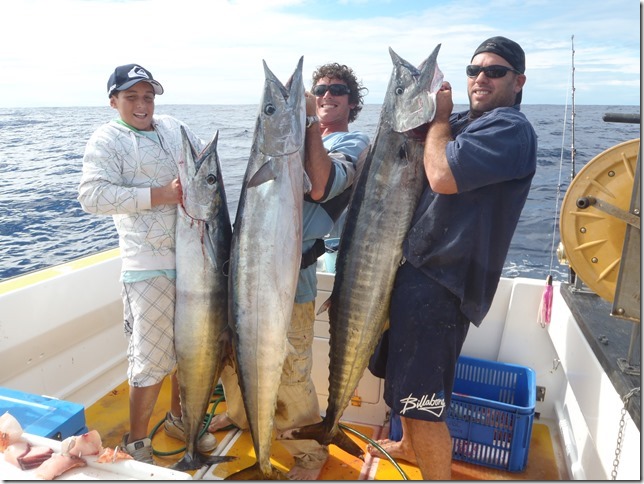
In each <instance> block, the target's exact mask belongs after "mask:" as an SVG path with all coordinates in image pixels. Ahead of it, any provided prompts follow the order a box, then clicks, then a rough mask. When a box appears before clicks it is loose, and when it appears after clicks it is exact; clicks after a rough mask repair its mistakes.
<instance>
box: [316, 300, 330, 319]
mask: <svg viewBox="0 0 644 484" xmlns="http://www.w3.org/2000/svg"><path fill="white" fill-rule="evenodd" d="M330 307H331V296H329V298H328V299H327V300H326V301H324V302H323V303H322V305H321V306H320V307H319V308H318V311H317V313H315V314H316V315H317V316H319V315H320V314H322V313H323V312H324V311H328V310H329V308H330Z"/></svg>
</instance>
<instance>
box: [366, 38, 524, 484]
mask: <svg viewBox="0 0 644 484" xmlns="http://www.w3.org/2000/svg"><path fill="white" fill-rule="evenodd" d="M524 72H525V54H524V52H523V49H522V48H521V47H520V46H519V44H517V43H516V42H514V41H512V40H510V39H507V38H505V37H492V38H490V39H487V40H486V41H484V42H483V43H482V44H481V45H480V46H479V47H478V48H477V49H476V51H475V52H474V55H473V56H472V59H471V64H470V65H468V66H467V67H466V75H467V78H468V79H467V90H468V97H469V109H468V110H467V111H464V112H459V113H452V109H453V101H452V92H451V87H450V85H449V83H447V82H445V83H443V86H442V88H441V90H440V91H439V92H438V94H437V99H436V115H435V117H434V120H433V121H432V122H431V123H430V124H429V129H428V131H427V136H426V139H425V153H424V166H425V174H426V177H427V180H428V185H427V187H426V189H425V190H424V192H423V195H422V197H421V199H420V202H419V204H418V207H417V209H416V212H415V214H414V217H413V220H412V225H411V229H410V230H409V232H408V234H407V238H406V240H405V241H404V243H403V256H404V259H403V264H402V265H401V266H400V268H399V270H398V273H397V276H396V281H395V284H394V289H393V293H392V300H391V308H390V330H389V342H388V350H385V351H386V374H385V401H386V402H387V404H388V405H389V406H390V407H391V408H392V412H393V413H395V414H398V415H400V417H401V421H402V426H403V436H402V440H401V441H399V442H394V441H388V440H387V441H383V442H382V443H381V444H384V448H385V450H387V451H388V452H389V453H390V454H391V455H392V456H393V457H395V458H396V457H397V458H400V459H404V460H407V461H410V462H412V463H416V464H417V465H418V467H419V468H420V471H421V474H422V476H423V479H440V480H447V479H450V478H451V456H452V445H451V437H450V433H449V429H448V427H447V424H446V418H447V412H448V407H449V405H450V402H451V394H452V388H453V384H454V372H455V368H456V362H457V359H458V357H459V355H460V352H461V348H462V346H463V342H464V341H465V337H466V336H467V332H468V329H469V326H470V323H472V324H474V325H475V326H479V325H480V324H481V322H482V320H483V318H484V317H485V315H486V314H487V312H488V310H489V308H490V305H491V303H492V299H493V298H494V294H495V292H496V289H497V286H498V282H499V279H500V277H501V272H502V269H503V264H504V262H505V257H506V255H507V251H508V248H509V246H510V241H511V240H512V236H513V234H514V230H515V228H516V225H517V222H518V220H519V216H520V214H521V210H522V209H523V206H524V204H525V201H526V198H527V196H528V192H529V190H530V184H531V181H532V177H533V176H534V173H535V170H536V160H537V136H536V133H535V131H534V129H533V127H532V125H531V124H530V122H529V121H528V120H527V118H526V117H525V116H524V115H523V113H521V111H520V103H521V98H522V91H523V86H524V84H525V82H526V76H525V74H524ZM368 450H369V452H370V453H371V454H372V455H376V456H379V455H380V453H379V452H378V451H377V450H376V449H374V448H373V447H371V446H369V448H368Z"/></svg>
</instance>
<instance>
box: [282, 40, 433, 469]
mask: <svg viewBox="0 0 644 484" xmlns="http://www.w3.org/2000/svg"><path fill="white" fill-rule="evenodd" d="M439 49H440V45H438V46H437V47H436V48H435V49H434V51H433V52H432V54H431V55H430V56H429V57H428V58H427V59H426V60H425V61H424V62H423V63H422V64H421V66H420V67H419V68H416V67H414V66H413V65H411V64H409V63H408V62H407V61H405V60H404V59H402V58H401V57H399V56H398V55H397V54H396V53H395V52H394V51H393V50H392V49H389V53H390V55H391V58H392V61H393V65H394V67H393V72H392V75H391V78H390V81H389V85H388V88H387V92H386V95H385V99H384V102H383V105H382V110H381V114H380V121H379V125H378V129H377V132H376V137H375V141H374V143H373V144H372V146H371V149H370V152H369V154H368V156H367V159H366V160H365V164H364V166H363V168H362V170H361V172H360V174H359V178H358V181H357V182H356V184H355V187H354V189H353V194H352V198H351V201H350V204H349V208H348V213H347V217H346V222H345V226H344V229H343V232H342V237H341V239H340V246H339V249H338V256H337V261H336V275H335V281H334V285H333V290H332V293H331V296H330V298H329V300H328V301H327V303H325V305H324V306H323V308H322V309H324V308H328V311H329V324H330V351H329V357H330V362H329V397H328V404H327V409H326V414H325V416H324V419H323V421H322V422H320V423H318V424H313V425H309V426H306V427H302V428H301V429H295V430H292V431H288V432H285V433H283V434H282V435H281V436H280V438H300V439H315V440H317V441H318V442H319V443H321V444H323V445H329V444H335V445H337V446H338V447H340V448H342V449H343V450H345V451H346V452H349V453H350V454H353V455H355V456H356V457H362V455H363V454H364V452H363V451H362V449H361V448H360V447H359V446H358V445H357V444H356V443H355V442H353V441H352V440H351V439H350V438H349V437H348V436H347V435H346V434H345V432H344V431H343V430H342V429H341V428H340V426H339V424H340V418H341V417H342V414H343V412H344V410H345V408H346V407H347V405H348V404H349V402H350V400H351V398H352V397H353V395H354V392H355V389H356V388H357V386H358V383H359V381H360V379H361V378H362V375H363V373H364V370H365V369H366V368H367V365H368V363H369V358H370V356H371V354H372V353H373V351H374V349H375V347H376V344H377V343H378V340H379V339H380V336H381V334H382V332H383V330H384V328H385V325H386V323H387V321H388V318H389V304H390V300H391V291H392V288H393V283H394V278H395V276H396V271H397V269H398V266H399V265H400V262H401V259H402V242H403V239H404V238H405V236H406V235H407V232H408V230H409V227H410V225H411V218H412V215H413V213H414V210H415V208H416V205H417V203H418V200H419V199H420V195H421V193H422V190H423V187H424V186H425V183H426V181H425V180H426V177H425V172H424V167H423V149H424V144H423V142H422V141H419V140H417V139H416V138H415V137H412V136H406V135H405V134H404V133H405V132H407V131H411V130H413V129H416V128H418V127H420V126H422V125H424V124H427V123H428V122H430V121H431V120H432V119H433V116H434V113H435V93H436V92H437V91H438V89H439V88H440V85H441V83H442V80H443V76H442V73H441V72H440V70H439V69H438V66H437V64H436V59H437V56H438V51H439Z"/></svg>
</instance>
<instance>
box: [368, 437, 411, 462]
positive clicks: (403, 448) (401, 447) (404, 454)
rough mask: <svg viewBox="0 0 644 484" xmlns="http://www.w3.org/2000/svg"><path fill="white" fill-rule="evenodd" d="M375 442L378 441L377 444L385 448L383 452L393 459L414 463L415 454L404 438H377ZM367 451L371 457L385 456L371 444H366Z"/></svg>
mask: <svg viewBox="0 0 644 484" xmlns="http://www.w3.org/2000/svg"><path fill="white" fill-rule="evenodd" d="M376 442H377V443H378V445H380V447H382V448H383V449H385V452H387V453H388V454H389V455H390V456H391V457H393V459H394V460H397V461H398V460H404V461H407V462H409V463H411V464H414V465H416V455H415V454H414V451H413V450H412V448H411V446H410V445H408V444H407V442H405V441H404V440H401V441H396V440H389V439H383V440H377V441H376ZM367 452H369V453H370V454H371V455H372V456H373V457H379V458H381V459H386V456H385V455H384V454H383V453H382V452H380V451H379V450H378V449H377V448H376V447H374V446H373V445H371V444H369V445H367Z"/></svg>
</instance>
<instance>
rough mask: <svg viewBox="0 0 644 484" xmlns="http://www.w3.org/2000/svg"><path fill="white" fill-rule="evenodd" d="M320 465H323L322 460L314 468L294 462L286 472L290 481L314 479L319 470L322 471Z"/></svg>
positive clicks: (317, 475)
mask: <svg viewBox="0 0 644 484" xmlns="http://www.w3.org/2000/svg"><path fill="white" fill-rule="evenodd" d="M322 467H324V462H323V463H322V465H321V466H320V467H318V468H315V469H307V468H305V467H301V466H300V465H298V464H295V465H294V466H293V467H292V468H291V470H290V471H288V473H287V474H286V477H288V478H289V479H290V480H292V481H316V480H317V478H318V477H320V472H322Z"/></svg>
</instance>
